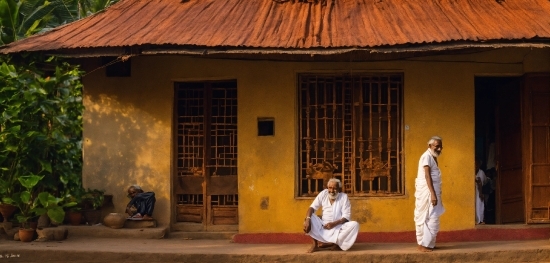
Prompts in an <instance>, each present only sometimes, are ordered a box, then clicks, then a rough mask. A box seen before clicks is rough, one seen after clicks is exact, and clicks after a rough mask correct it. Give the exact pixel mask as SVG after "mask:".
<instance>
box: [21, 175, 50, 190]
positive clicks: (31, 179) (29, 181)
mask: <svg viewBox="0 0 550 263" xmlns="http://www.w3.org/2000/svg"><path fill="white" fill-rule="evenodd" d="M42 178H44V176H38V175H27V176H21V177H19V178H17V179H18V180H19V182H21V185H22V186H23V187H25V188H27V189H32V188H33V187H34V186H35V185H36V184H38V182H39V181H40V180H42Z"/></svg>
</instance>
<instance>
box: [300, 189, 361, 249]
mask: <svg viewBox="0 0 550 263" xmlns="http://www.w3.org/2000/svg"><path fill="white" fill-rule="evenodd" d="M310 207H311V208H313V211H317V210H318V209H319V208H322V209H323V219H322V220H321V218H319V217H318V216H316V215H315V214H313V215H311V223H310V225H311V231H310V232H309V233H308V235H310V236H311V237H312V238H314V239H315V240H317V241H321V242H323V243H333V244H337V245H338V246H339V247H340V248H341V249H342V250H348V249H350V248H351V246H352V245H353V243H355V239H356V238H357V234H358V233H359V224H358V223H357V222H355V221H350V218H351V203H350V202H349V199H348V195H347V194H345V193H338V196H337V197H336V200H334V202H333V203H332V204H331V203H330V199H329V193H328V190H327V189H325V190H323V191H322V192H320V193H319V194H318V195H317V197H316V198H315V200H313V203H311V206H310ZM341 218H346V219H347V220H348V222H346V223H344V224H340V225H338V226H335V227H334V228H332V229H324V228H323V225H326V224H328V223H330V222H334V221H336V220H339V219H341Z"/></svg>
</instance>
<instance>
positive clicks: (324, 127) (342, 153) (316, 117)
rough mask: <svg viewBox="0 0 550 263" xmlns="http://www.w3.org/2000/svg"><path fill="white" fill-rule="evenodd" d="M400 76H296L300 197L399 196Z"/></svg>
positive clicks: (400, 181) (400, 190) (401, 85)
mask: <svg viewBox="0 0 550 263" xmlns="http://www.w3.org/2000/svg"><path fill="white" fill-rule="evenodd" d="M402 91H403V75H402V74H401V73H372V74H370V73H362V74H353V75H350V74H330V75H328V74H321V75H319V74H316V75H313V74H302V75H299V103H300V105H299V107H300V109H299V114H300V116H299V120H300V124H299V126H300V131H299V132H300V138H299V140H300V142H299V151H300V154H299V159H300V161H299V162H300V167H299V169H300V170H299V176H300V178H299V187H300V188H299V195H300V196H315V195H317V193H319V192H320V191H322V190H323V189H324V188H325V186H326V183H327V181H328V179H330V178H332V177H334V178H337V179H340V180H341V182H342V191H343V192H345V193H347V194H348V195H350V196H391V195H402V194H403V191H404V189H403V188H404V186H403V175H402V167H401V166H402V163H403V161H402V151H401V149H402V130H401V129H402V128H401V126H402V124H401V123H402V117H403V115H402V103H403V102H402Z"/></svg>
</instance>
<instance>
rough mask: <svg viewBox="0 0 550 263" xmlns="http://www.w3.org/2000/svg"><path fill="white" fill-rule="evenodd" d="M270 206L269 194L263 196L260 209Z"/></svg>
mask: <svg viewBox="0 0 550 263" xmlns="http://www.w3.org/2000/svg"><path fill="white" fill-rule="evenodd" d="M268 207H269V196H265V197H262V201H261V202H260V209H262V210H267V209H268Z"/></svg>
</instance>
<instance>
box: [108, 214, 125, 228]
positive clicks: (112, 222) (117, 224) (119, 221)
mask: <svg viewBox="0 0 550 263" xmlns="http://www.w3.org/2000/svg"><path fill="white" fill-rule="evenodd" d="M125 222H126V216H125V215H123V214H120V213H110V214H108V215H106V216H105V218H103V224H104V225H105V226H108V227H110V228H123V227H124V223H125Z"/></svg>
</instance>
